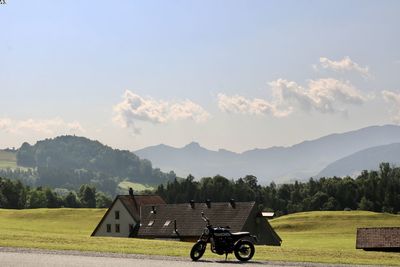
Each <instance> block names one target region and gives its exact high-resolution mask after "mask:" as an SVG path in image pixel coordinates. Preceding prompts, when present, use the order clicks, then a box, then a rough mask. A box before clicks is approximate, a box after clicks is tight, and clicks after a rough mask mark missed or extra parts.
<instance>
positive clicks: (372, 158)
mask: <svg viewBox="0 0 400 267" xmlns="http://www.w3.org/2000/svg"><path fill="white" fill-rule="evenodd" d="M381 162H389V163H391V164H394V165H397V166H398V165H399V164H400V143H395V144H389V145H383V146H376V147H371V148H367V149H364V150H361V151H359V152H356V153H354V154H351V155H350V156H347V157H344V158H342V159H339V160H337V161H335V162H333V163H331V164H329V165H328V166H327V167H326V168H324V169H323V170H322V171H321V172H320V173H319V174H318V177H323V176H325V177H332V176H346V175H358V174H360V173H361V171H363V170H377V169H378V168H379V164H380V163H381Z"/></svg>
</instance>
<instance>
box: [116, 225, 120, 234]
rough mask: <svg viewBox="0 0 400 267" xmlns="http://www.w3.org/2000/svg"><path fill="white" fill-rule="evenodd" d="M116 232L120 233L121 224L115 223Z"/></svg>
mask: <svg viewBox="0 0 400 267" xmlns="http://www.w3.org/2000/svg"><path fill="white" fill-rule="evenodd" d="M115 232H116V233H119V224H116V225H115Z"/></svg>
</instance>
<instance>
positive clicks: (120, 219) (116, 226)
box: [92, 190, 166, 237]
mask: <svg viewBox="0 0 400 267" xmlns="http://www.w3.org/2000/svg"><path fill="white" fill-rule="evenodd" d="M152 204H154V205H157V204H166V203H165V201H164V200H163V199H162V198H161V197H159V196H156V195H133V192H132V191H131V190H130V192H129V195H119V196H117V197H116V198H115V199H114V201H113V203H112V204H111V207H110V208H109V209H108V210H107V212H106V213H105V214H104V216H103V218H102V219H101V221H100V222H99V224H98V225H97V227H96V228H95V229H94V231H93V233H92V236H113V237H132V236H135V235H136V233H137V231H138V230H139V226H140V225H139V224H140V207H141V206H142V205H152Z"/></svg>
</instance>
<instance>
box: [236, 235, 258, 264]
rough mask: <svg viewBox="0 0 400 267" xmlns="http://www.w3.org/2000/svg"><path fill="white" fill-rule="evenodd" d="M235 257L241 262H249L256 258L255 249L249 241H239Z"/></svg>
mask: <svg viewBox="0 0 400 267" xmlns="http://www.w3.org/2000/svg"><path fill="white" fill-rule="evenodd" d="M234 252H235V257H236V259H238V260H240V261H248V260H250V259H251V258H253V256H254V252H255V248H254V245H253V243H251V242H250V241H248V240H239V241H238V242H237V243H236V245H235V249H234Z"/></svg>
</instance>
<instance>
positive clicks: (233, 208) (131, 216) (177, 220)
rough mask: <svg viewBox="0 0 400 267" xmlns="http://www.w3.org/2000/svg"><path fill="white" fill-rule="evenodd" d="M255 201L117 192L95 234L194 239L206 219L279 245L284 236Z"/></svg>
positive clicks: (217, 224) (262, 241)
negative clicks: (177, 200) (174, 200)
mask: <svg viewBox="0 0 400 267" xmlns="http://www.w3.org/2000/svg"><path fill="white" fill-rule="evenodd" d="M256 206H257V205H256V203H255V202H235V201H234V200H231V201H230V202H216V203H212V202H210V201H207V202H206V203H195V202H193V201H191V202H190V203H184V204H166V203H165V202H164V201H163V200H162V199H161V197H159V196H154V195H153V196H134V195H133V194H131V195H128V196H117V197H116V199H115V200H114V202H113V204H112V205H111V207H110V208H109V209H108V210H107V212H106V214H105V215H104V217H103V218H102V219H101V221H100V223H99V224H98V226H97V227H96V229H95V230H94V231H93V233H92V236H116V237H138V238H154V239H175V240H182V241H195V240H197V239H198V238H199V236H200V234H201V233H202V231H203V229H204V227H205V222H204V221H203V220H202V219H201V212H204V214H205V215H206V216H207V217H208V218H209V219H210V221H211V224H212V225H214V226H229V227H230V229H231V231H232V232H241V231H246V232H250V233H251V234H253V235H256V236H257V239H258V243H257V244H259V245H273V246H280V244H281V242H282V240H281V238H280V237H279V236H278V234H277V233H276V232H275V231H274V229H273V228H272V227H271V225H270V224H269V223H268V220H267V219H266V217H265V216H266V215H267V216H268V217H270V216H271V214H270V213H268V214H266V213H264V214H263V213H262V212H260V211H259V210H258V208H257V207H256Z"/></svg>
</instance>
